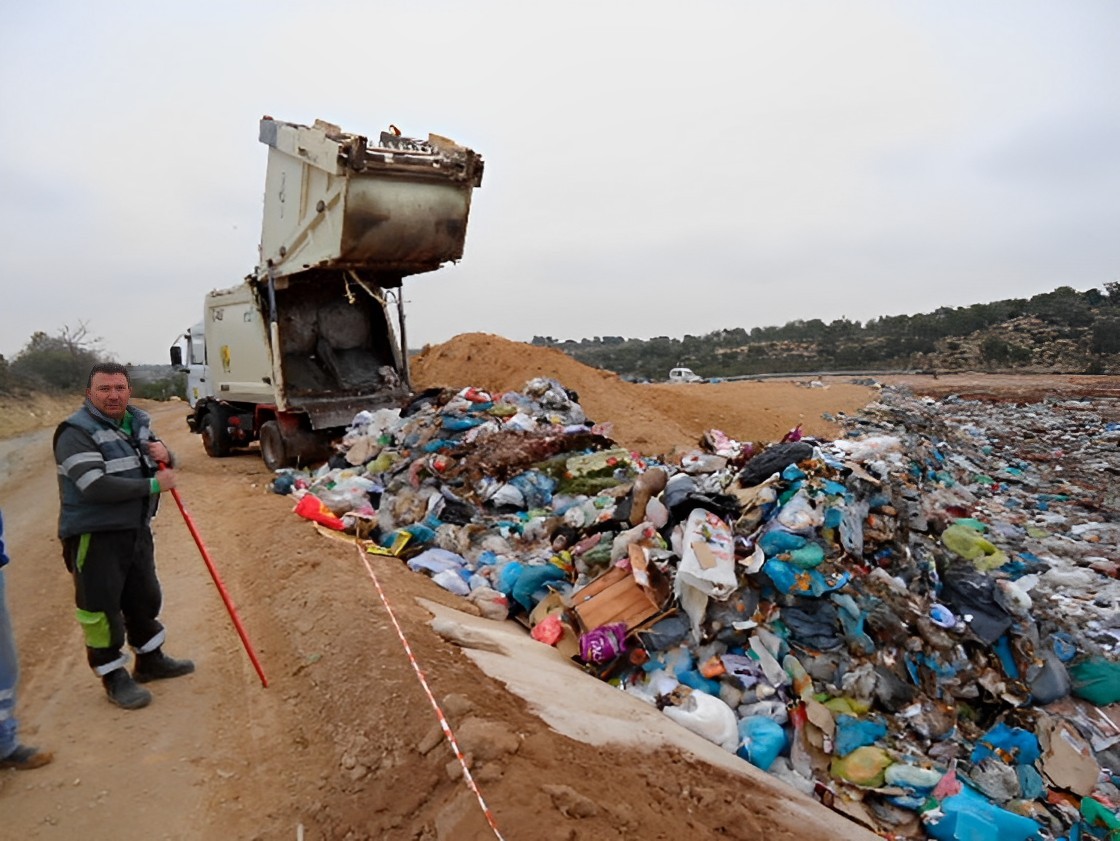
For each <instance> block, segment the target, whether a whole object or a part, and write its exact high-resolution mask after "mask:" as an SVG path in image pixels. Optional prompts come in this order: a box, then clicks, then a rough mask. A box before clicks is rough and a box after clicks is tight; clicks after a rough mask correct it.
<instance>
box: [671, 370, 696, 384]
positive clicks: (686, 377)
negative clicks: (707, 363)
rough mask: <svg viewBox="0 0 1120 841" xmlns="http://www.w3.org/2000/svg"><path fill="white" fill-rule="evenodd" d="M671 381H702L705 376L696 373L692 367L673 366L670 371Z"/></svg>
mask: <svg viewBox="0 0 1120 841" xmlns="http://www.w3.org/2000/svg"><path fill="white" fill-rule="evenodd" d="M669 382H671V383H702V382H704V378H703V377H701V376H700V375H699V374H697V373H695V372H694V371H693V370H692V369H691V368H673V369H672V370H671V371H669Z"/></svg>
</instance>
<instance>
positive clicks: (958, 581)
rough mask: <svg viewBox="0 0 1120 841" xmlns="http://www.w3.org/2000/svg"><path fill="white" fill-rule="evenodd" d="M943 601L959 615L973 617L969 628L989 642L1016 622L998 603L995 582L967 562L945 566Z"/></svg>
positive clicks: (992, 641) (997, 637)
mask: <svg viewBox="0 0 1120 841" xmlns="http://www.w3.org/2000/svg"><path fill="white" fill-rule="evenodd" d="M941 601H943V602H944V603H945V604H946V605H948V606H949V607H950V608H952V609H953V610H954V611H955V612H956V613H957V614H958V615H961V616H971V617H972V618H971V619H970V620H969V621H968V626H969V628H970V629H971V630H972V633H974V634H975V635H976V636H977V637H978V638H979V639H981V640H983V641H984V642H986V643H987V644H988V645H991V644H992V643H994V642H995V641H996V640H998V639H999V638H1000V637H1002V636H1003V635H1004V634H1005V633H1007V631H1008V629H1009V628H1010V627H1011V625H1012V621H1013V620H1012V618H1011V614H1010V613H1008V612H1007V611H1006V610H1004V609H1003V608H1002V607H1000V606H999V604H998V603H997V602H996V598H995V581H994V580H993V579H991V578H989V577H988V576H987V575H985V574H984V573H982V572H980V571H979V570H978V569H976V568H974V567H972V566H971V565H969V564H967V563H951V564H946V565H945V568H944V569H943V570H942V572H941Z"/></svg>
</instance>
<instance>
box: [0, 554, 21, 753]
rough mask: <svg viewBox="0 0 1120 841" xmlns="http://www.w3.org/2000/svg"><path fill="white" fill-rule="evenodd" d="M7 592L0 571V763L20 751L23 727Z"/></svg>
mask: <svg viewBox="0 0 1120 841" xmlns="http://www.w3.org/2000/svg"><path fill="white" fill-rule="evenodd" d="M4 590H5V583H4V568H3V567H0V759H4V758H5V757H7V756H8V755H9V754H11V752H12V751H14V750H15V749H16V748H18V747H19V723H18V722H17V721H16V683H17V682H18V681H19V658H18V657H17V656H16V641H15V638H14V637H13V636H12V619H11V617H10V616H9V615H8V601H7V594H6V593H5V592H4Z"/></svg>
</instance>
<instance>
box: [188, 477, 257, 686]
mask: <svg viewBox="0 0 1120 841" xmlns="http://www.w3.org/2000/svg"><path fill="white" fill-rule="evenodd" d="M171 496H173V497H174V498H175V503H176V504H177V505H178V506H179V512H180V513H181V514H182V515H183V521H184V522H185V523H186V524H187V528H188V529H189V530H190V533H191V537H193V538H194V542H195V543H196V544H197V545H198V551H199V552H201V553H202V560H204V561H205V562H206V568H207V569H208V570H210V577H211V578H213V579H214V584H216V585H217V587H218V593H219V594H220V595H221V597H222V601H223V602H225V605H226V610H228V611H229V618H230V619H232V620H233V627H234V628H236V629H237V635H238V636H239V637H241V644H242V645H244V646H245V652H246V653H247V654H248V655H249V659H250V660H252V661H253V668H254V669H256V670H257V674H258V675H259V676H260V679H261V686H263V687H265V688H266V689H267V688H268V678H266V677H265V676H264V670H263V669H262V668H261V661H260V660H258V659H257V653H256V652H255V651H253V644H252V643H251V642H249V636H248V634H246V633H245V628H244V627H243V626H242V625H241V619H240V618H239V617H238V615H237V608H236V607H234V606H233V599H231V598H230V596H229V593H228V592H226V585H225V584H223V583H222V577H221V576H220V575H218V570H217V568H215V566H214V562H213V561H212V560H211V559H210V553H209V552H208V551H207V550H206V546H205V544H204V543H203V542H202V536H201V535H200V534H199V533H198V529H197V528H195V525H194V520H192V519H191V515H190V514H189V513H187V507H186V506H185V505H184V504H183V499H182V497H180V496H179V489H178V488H172V489H171Z"/></svg>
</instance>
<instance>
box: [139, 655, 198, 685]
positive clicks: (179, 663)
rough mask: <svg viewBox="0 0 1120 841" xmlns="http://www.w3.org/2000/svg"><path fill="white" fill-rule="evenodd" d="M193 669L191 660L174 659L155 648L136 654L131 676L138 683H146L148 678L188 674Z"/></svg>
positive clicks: (159, 678)
mask: <svg viewBox="0 0 1120 841" xmlns="http://www.w3.org/2000/svg"><path fill="white" fill-rule="evenodd" d="M193 671H194V663H193V662H192V661H190V660H176V659H175V658H173V657H168V656H167V655H166V654H164V653H163V650H162V649H159V648H157V649H156V650H155V651H148V652H145V653H144V654H137V655H136V668H134V669H133V670H132V676H133V677H134V678H135V679H136V680H138V681H139V682H140V683H147V682H148V681H149V680H163V679H164V678H169V677H180V676H182V675H189V674H190V673H191V672H193Z"/></svg>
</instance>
